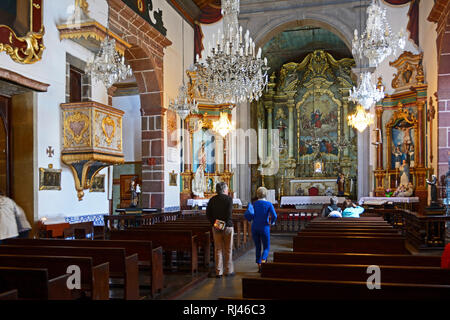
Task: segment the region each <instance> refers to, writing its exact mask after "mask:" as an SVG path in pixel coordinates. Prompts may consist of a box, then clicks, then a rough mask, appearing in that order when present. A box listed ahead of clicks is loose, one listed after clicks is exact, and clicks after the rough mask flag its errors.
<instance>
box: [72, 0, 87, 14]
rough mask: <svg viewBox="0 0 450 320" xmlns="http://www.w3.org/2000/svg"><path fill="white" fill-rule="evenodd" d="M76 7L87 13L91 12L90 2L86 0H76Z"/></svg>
mask: <svg viewBox="0 0 450 320" xmlns="http://www.w3.org/2000/svg"><path fill="white" fill-rule="evenodd" d="M75 7H78V8H80V9H81V10H83V11H84V13H85V14H88V13H89V3H88V2H87V1H86V0H75Z"/></svg>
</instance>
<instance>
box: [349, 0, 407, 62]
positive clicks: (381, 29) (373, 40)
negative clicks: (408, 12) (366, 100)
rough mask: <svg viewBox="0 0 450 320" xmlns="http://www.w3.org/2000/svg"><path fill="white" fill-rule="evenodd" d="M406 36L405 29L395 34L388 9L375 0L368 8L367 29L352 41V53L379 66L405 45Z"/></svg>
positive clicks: (356, 34)
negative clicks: (387, 14)
mask: <svg viewBox="0 0 450 320" xmlns="http://www.w3.org/2000/svg"><path fill="white" fill-rule="evenodd" d="M405 43H406V38H405V35H404V32H403V30H401V31H400V32H399V33H398V34H393V33H392V30H391V27H390V26H389V23H388V22H387V19H386V9H383V8H382V7H381V5H380V3H379V0H373V1H372V4H371V5H370V6H369V7H368V8H367V24H366V30H365V31H364V33H363V34H361V37H358V30H356V29H355V37H354V39H353V41H352V53H353V54H354V55H359V57H360V58H361V59H362V58H363V57H367V58H368V59H369V64H370V65H371V66H375V67H376V66H378V65H379V64H380V63H381V61H383V60H384V59H385V58H386V57H388V56H389V55H391V54H393V53H396V52H397V51H398V50H400V49H403V48H404V47H405Z"/></svg>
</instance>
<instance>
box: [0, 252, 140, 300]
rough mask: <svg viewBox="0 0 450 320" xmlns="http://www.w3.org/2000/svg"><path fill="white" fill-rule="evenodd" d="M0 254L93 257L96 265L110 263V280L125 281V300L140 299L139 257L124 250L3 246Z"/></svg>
mask: <svg viewBox="0 0 450 320" xmlns="http://www.w3.org/2000/svg"><path fill="white" fill-rule="evenodd" d="M0 254H16V255H48V256H75V257H92V260H93V263H94V264H95V265H98V264H102V263H105V262H109V275H110V278H120V279H123V281H124V298H125V299H126V300H137V299H140V296H139V272H138V255H137V254H132V255H129V256H127V255H126V254H125V249H123V248H101V247H99V248H86V247H80V248H78V247H69V246H66V247H63V246H19V245H1V246H0Z"/></svg>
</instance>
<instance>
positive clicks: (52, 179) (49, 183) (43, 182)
mask: <svg viewBox="0 0 450 320" xmlns="http://www.w3.org/2000/svg"><path fill="white" fill-rule="evenodd" d="M61 171H62V170H61V169H53V168H51V166H50V168H39V190H61Z"/></svg>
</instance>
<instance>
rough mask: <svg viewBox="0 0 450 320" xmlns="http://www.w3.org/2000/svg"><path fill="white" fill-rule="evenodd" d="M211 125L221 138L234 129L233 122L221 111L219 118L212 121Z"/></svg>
mask: <svg viewBox="0 0 450 320" xmlns="http://www.w3.org/2000/svg"><path fill="white" fill-rule="evenodd" d="M212 125H213V130H214V131H215V132H217V133H219V134H220V135H221V136H222V137H223V138H225V136H226V135H227V134H228V133H230V132H231V131H233V130H234V123H232V122H230V119H228V113H226V112H221V113H220V118H219V120H217V121H214V122H213V123H212Z"/></svg>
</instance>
